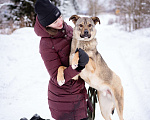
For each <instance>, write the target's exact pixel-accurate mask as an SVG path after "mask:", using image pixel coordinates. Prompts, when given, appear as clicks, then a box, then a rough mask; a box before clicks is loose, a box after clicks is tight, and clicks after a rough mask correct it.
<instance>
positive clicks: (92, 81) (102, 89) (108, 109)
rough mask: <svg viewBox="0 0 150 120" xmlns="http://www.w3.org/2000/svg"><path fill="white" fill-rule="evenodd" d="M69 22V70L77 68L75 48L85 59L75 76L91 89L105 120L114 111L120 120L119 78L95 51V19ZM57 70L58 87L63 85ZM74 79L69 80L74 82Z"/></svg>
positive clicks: (77, 54) (96, 20) (78, 19)
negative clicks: (83, 64)
mask: <svg viewBox="0 0 150 120" xmlns="http://www.w3.org/2000/svg"><path fill="white" fill-rule="evenodd" d="M69 20H72V21H73V23H74V24H75V27H74V31H73V40H72V45H71V53H70V63H71V65H72V68H73V69H76V68H77V67H78V60H79V53H78V52H76V53H75V55H74V56H73V54H74V52H75V50H76V49H77V48H81V49H83V50H84V51H85V52H86V53H87V54H88V56H89V62H88V64H87V65H86V66H85V68H84V69H83V70H82V71H81V73H80V74H79V75H78V76H80V77H81V78H82V79H83V80H85V82H87V83H88V84H89V85H90V86H91V87H93V88H95V89H97V91H98V99H99V105H100V109H101V113H102V116H103V117H104V119H105V120H111V113H112V111H113V110H114V108H116V110H117V113H118V116H119V118H120V120H123V106H124V91H123V87H122V85H121V80H120V78H119V77H118V76H117V75H116V74H115V73H114V72H113V71H112V70H111V69H110V68H109V67H108V66H107V64H106V63H105V61H104V59H103V58H102V56H101V54H100V53H99V52H98V51H97V49H96V46H97V41H96V38H95V35H96V29H95V25H96V24H97V22H99V23H100V20H99V18H98V17H92V18H88V17H79V16H77V15H73V16H71V17H70V19H69ZM64 69H65V67H63V66H61V67H59V69H58V74H57V81H58V84H59V85H63V84H64V82H65V79H64V76H63V70H64ZM78 76H75V77H74V78H73V79H77V77H78Z"/></svg>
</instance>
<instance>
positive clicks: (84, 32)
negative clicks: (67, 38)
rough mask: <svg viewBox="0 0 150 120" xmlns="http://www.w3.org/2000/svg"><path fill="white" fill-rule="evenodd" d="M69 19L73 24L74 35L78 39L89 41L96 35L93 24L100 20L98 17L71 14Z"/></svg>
mask: <svg viewBox="0 0 150 120" xmlns="http://www.w3.org/2000/svg"><path fill="white" fill-rule="evenodd" d="M69 20H72V22H73V23H74V24H75V27H74V37H75V38H76V39H78V40H84V41H90V40H92V39H93V38H94V37H95V35H96V29H95V25H96V24H97V23H98V22H99V24H100V20H99V18H98V17H91V18H90V17H79V16H77V15H72V16H71V17H70V18H69Z"/></svg>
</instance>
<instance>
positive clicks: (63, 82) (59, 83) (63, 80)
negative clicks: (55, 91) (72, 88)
mask: <svg viewBox="0 0 150 120" xmlns="http://www.w3.org/2000/svg"><path fill="white" fill-rule="evenodd" d="M57 83H58V85H59V86H62V85H63V84H65V79H62V80H58V81H57Z"/></svg>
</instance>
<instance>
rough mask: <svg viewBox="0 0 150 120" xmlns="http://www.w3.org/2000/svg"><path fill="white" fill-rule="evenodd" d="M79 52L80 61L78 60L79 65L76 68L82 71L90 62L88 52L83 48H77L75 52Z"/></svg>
mask: <svg viewBox="0 0 150 120" xmlns="http://www.w3.org/2000/svg"><path fill="white" fill-rule="evenodd" d="M76 52H79V61H78V67H77V68H76V70H77V71H81V70H82V69H84V68H85V65H86V64H87V63H88V62H89V56H88V54H87V53H86V52H85V51H84V50H82V49H81V48H79V49H78V48H77V49H76V51H75V53H76Z"/></svg>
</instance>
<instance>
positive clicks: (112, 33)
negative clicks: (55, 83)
mask: <svg viewBox="0 0 150 120" xmlns="http://www.w3.org/2000/svg"><path fill="white" fill-rule="evenodd" d="M52 2H53V3H54V4H55V5H56V6H58V7H59V9H60V10H61V12H62V14H63V17H64V20H65V21H66V22H67V23H68V24H69V25H71V26H72V27H74V24H73V23H72V22H71V21H69V17H70V16H71V15H73V14H78V15H83V16H98V17H99V18H100V21H101V24H100V25H99V24H97V25H96V29H97V34H96V38H97V41H98V46H97V49H98V51H99V52H100V53H101V55H102V56H103V58H104V60H105V61H106V63H107V64H108V66H109V67H110V68H111V69H112V70H113V71H114V72H116V73H117V74H118V75H119V76H120V78H121V81H122V84H123V87H124V96H125V100H124V101H125V102H124V120H150V114H149V113H150V102H149V101H150V92H149V91H150V0H52ZM34 4H35V0H0V120H20V118H22V117H27V118H28V119H30V118H31V117H32V116H33V115H34V114H35V113H37V114H39V115H40V116H41V117H42V118H49V119H50V120H53V119H52V117H51V115H50V111H49V108H48V103H47V87H48V82H49V78H50V76H49V75H48V73H47V71H46V68H45V66H44V63H43V61H42V59H41V56H40V53H39V42H40V37H38V36H37V35H36V34H35V33H34V28H33V26H34V23H35V16H36V15H35V12H34ZM86 87H88V85H87V84H86ZM95 120H104V119H103V117H102V116H101V114H100V109H99V105H98V104H96V115H95ZM112 120H119V119H118V116H117V113H116V111H115V113H114V115H113V116H112Z"/></svg>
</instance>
